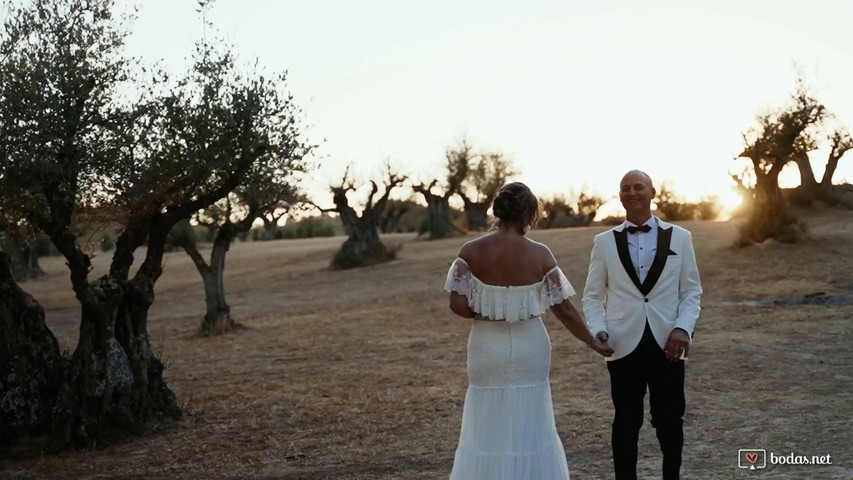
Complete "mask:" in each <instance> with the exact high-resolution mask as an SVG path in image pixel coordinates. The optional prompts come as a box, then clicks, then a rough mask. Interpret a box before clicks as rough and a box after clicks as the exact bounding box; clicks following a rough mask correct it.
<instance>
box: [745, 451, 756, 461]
mask: <svg viewBox="0 0 853 480" xmlns="http://www.w3.org/2000/svg"><path fill="white" fill-rule="evenodd" d="M744 456H745V457H746V460H747V461H748V462H749V463H755V461H756V460H758V453H757V452H752V453H745V454H744Z"/></svg>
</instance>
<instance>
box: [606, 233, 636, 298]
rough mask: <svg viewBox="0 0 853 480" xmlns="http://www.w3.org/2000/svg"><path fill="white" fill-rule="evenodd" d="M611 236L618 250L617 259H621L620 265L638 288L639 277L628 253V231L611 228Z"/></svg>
mask: <svg viewBox="0 0 853 480" xmlns="http://www.w3.org/2000/svg"><path fill="white" fill-rule="evenodd" d="M613 236H614V237H616V251H617V252H619V260H621V261H622V266H623V267H624V268H625V273H627V274H628V276H629V277H631V281H632V282H634V285H636V286H637V288H639V289H640V290H642V289H643V287H642V286H640V277H638V276H637V271H636V270H635V269H634V264H633V263H631V255H630V254H629V253H628V233H627V232H626V231H625V230H622V231H619V230H613Z"/></svg>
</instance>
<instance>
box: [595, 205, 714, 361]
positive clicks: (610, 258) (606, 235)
mask: <svg viewBox="0 0 853 480" xmlns="http://www.w3.org/2000/svg"><path fill="white" fill-rule="evenodd" d="M655 220H657V224H658V232H657V233H658V239H657V252H656V254H655V257H654V261H653V262H652V264H651V267H650V268H649V270H648V274H647V275H646V277H645V280H644V281H643V282H642V283H641V282H640V277H639V276H638V275H637V271H636V270H635V268H634V263H633V262H632V260H631V256H630V253H629V251H628V231H627V222H626V223H622V225H619V226H617V227H615V228H613V229H611V230H608V231H606V232H603V233H600V234H598V235H596V237H595V243H594V245H593V247H592V255H591V257H590V263H589V275H588V277H587V280H586V287H585V288H584V292H583V311H584V314H585V315H586V319H587V327H588V328H589V330H590V332H592V334H593V335H595V334H597V333H599V332H607V334H608V335H609V336H610V340H609V341H608V343H609V344H610V346H611V347H612V348H613V350H614V351H615V353H614V354H613V356H612V357H610V358H608V360H610V361H612V360H618V359H620V358H622V357H624V356H626V355H628V354H629V353H631V352H633V351H634V349H635V348H636V347H637V345H638V344H639V343H640V339H641V338H642V337H643V331H644V330H645V326H646V321H648V323H649V327H650V328H651V330H652V333H653V334H654V337H655V339H656V340H657V342H658V344H659V345H660V346H661V348H663V346H664V344H665V343H666V339H667V337H669V334H670V333H671V332H672V329H673V328H682V329H684V330H685V331H686V332H687V333H688V334H689V335H690V337H691V338H692V337H693V328H694V326H695V325H696V320H698V319H699V309H700V308H699V299H700V297H701V296H702V285H701V283H700V280H699V270H698V268H697V266H696V255H695V253H694V251H693V239H692V237H691V235H690V232H688V231H687V230H685V229H683V228H681V227H679V226H677V225H673V224H671V223H666V222H663V221H661V220H660V219H658V218H657V217H655Z"/></svg>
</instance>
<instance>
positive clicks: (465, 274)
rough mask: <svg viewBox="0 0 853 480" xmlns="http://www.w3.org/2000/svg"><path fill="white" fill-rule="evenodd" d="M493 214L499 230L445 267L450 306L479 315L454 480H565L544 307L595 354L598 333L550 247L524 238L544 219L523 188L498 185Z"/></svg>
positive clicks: (604, 351) (602, 346)
mask: <svg viewBox="0 0 853 480" xmlns="http://www.w3.org/2000/svg"><path fill="white" fill-rule="evenodd" d="M492 210H493V212H494V214H495V216H496V217H498V219H499V229H498V231H496V232H494V233H492V234H489V235H484V236H482V237H480V238H478V239H476V240H472V241H470V242H468V243H466V244H465V246H463V247H462V250H460V252H459V256H458V257H457V258H456V260H454V262H453V264H452V265H451V267H450V271H449V272H448V273H447V281H446V283H445V290H447V291H449V292H450V309H451V310H453V312H454V313H456V314H457V315H460V316H462V317H465V318H473V319H474V322H472V325H471V333H470V335H469V337H468V383H469V386H468V391H467V393H466V395H465V406H464V409H463V412H462V431H461V434H460V436H459V446H458V448H457V449H456V458H455V460H454V462H453V471H452V472H451V474H450V479H451V480H463V479H464V480H562V479H568V478H569V469H568V465H567V463H566V454H565V451H564V450H563V444H562V442H561V441H560V438H559V436H558V435H557V428H556V425H555V423H554V411H553V408H552V406H551V386H550V383H549V380H548V373H549V370H550V368H551V340H550V338H549V337H548V333H547V332H546V331H545V327H544V325H543V324H542V317H541V315H542V313H544V312H545V310H547V309H548V308H551V311H553V312H554V314H555V315H556V316H557V318H558V319H559V320H560V322H562V324H563V325H565V326H566V328H567V329H568V330H569V332H571V333H572V335H574V336H575V337H577V338H578V339H580V340H581V341H583V342H585V343H586V344H587V345H589V346H590V347H591V348H593V349H594V350H595V351H596V352H598V353H600V354H601V355H604V356H610V355H612V353H613V350H612V349H611V348H610V347H609V346H608V345H607V344H606V343H602V342H600V341H599V340H597V339H596V338H594V337H593V336H592V335H591V334H590V333H589V331H588V330H587V328H586V326H585V325H584V322H583V320H582V319H581V317H580V315H579V314H578V312H577V310H576V309H575V307H574V306H573V305H572V303H571V302H570V301H569V300H568V298H569V297H571V296H572V295H574V293H575V290H574V289H573V288H572V285H571V284H570V283H569V281H568V279H567V278H566V276H565V275H564V274H563V272H562V271H561V270H560V269H559V267H557V262H556V260H555V259H554V255H553V254H552V253H551V251H550V250H549V249H548V247H546V246H545V245H543V244H541V243H537V242H534V241H532V240H530V239H527V238H525V236H524V235H525V234H526V233H527V231H528V230H529V229H530V227H531V226H532V225H533V224H534V223H535V222H536V220H537V219H538V217H539V201H538V200H537V199H536V197H535V196H534V195H533V193H532V192H531V191H530V189H529V188H527V186H526V185H524V184H523V183H520V182H515V183H510V184H507V185H504V186H503V188H501V190H500V193H498V196H497V197H496V198H495V201H494V204H493V205H492Z"/></svg>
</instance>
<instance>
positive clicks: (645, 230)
mask: <svg viewBox="0 0 853 480" xmlns="http://www.w3.org/2000/svg"><path fill="white" fill-rule="evenodd" d="M651 231H652V227H651V226H649V225H641V226H639V227H633V226H629V227H628V233H637V232H642V233H649V232H651Z"/></svg>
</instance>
